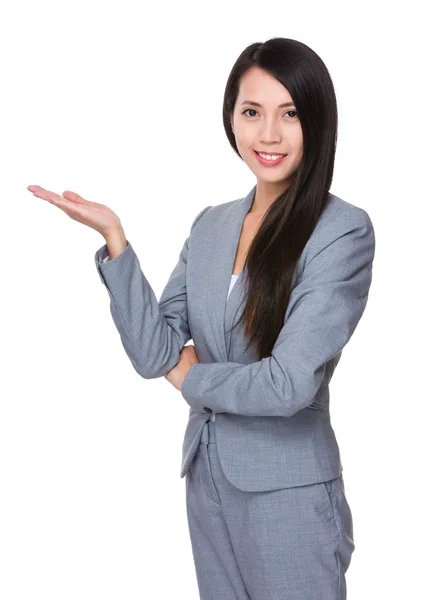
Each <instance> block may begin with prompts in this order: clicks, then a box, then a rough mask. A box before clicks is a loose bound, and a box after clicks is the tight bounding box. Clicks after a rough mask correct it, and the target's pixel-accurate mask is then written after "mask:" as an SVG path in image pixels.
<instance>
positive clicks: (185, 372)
mask: <svg viewBox="0 0 428 600" xmlns="http://www.w3.org/2000/svg"><path fill="white" fill-rule="evenodd" d="M223 121H224V127H225V130H226V135H227V137H228V139H229V141H230V144H231V146H232V148H233V149H234V150H235V152H236V153H237V154H238V155H239V156H240V157H241V159H242V160H244V161H245V163H246V164H247V165H248V167H249V168H250V169H251V171H252V172H253V173H254V175H255V176H256V179H257V183H256V185H255V186H254V187H253V188H252V189H251V190H250V192H249V193H248V194H247V196H245V197H244V198H242V199H239V200H233V201H228V202H224V203H221V204H218V205H216V206H207V207H205V208H204V209H203V210H202V211H201V212H199V214H198V215H197V216H196V218H195V219H194V221H193V223H192V226H191V230H190V235H189V236H188V238H187V239H186V241H185V243H184V245H183V248H182V250H181V252H180V255H179V259H178V263H177V265H176V266H175V268H174V270H173V272H172V274H171V277H170V279H169V281H168V283H167V285H166V287H165V290H164V291H163V293H162V296H161V298H160V300H159V302H158V301H157V300H156V297H155V295H154V293H153V290H152V288H151V286H150V284H149V282H148V281H147V279H146V278H145V276H144V274H143V272H142V271H141V268H140V264H139V261H138V258H137V256H136V254H135V252H134V250H133V248H132V246H131V244H130V243H129V241H128V240H127V238H126V236H125V233H124V231H123V228H122V226H121V224H120V220H119V219H118V217H117V216H116V215H115V214H114V213H113V212H112V211H111V210H110V209H108V208H107V207H106V206H104V205H102V204H97V203H94V202H89V201H87V200H84V199H83V198H82V197H80V196H78V195H77V194H75V193H73V192H69V191H66V192H64V194H63V196H59V195H57V194H54V193H52V192H47V191H45V190H43V189H42V188H40V187H38V186H29V188H28V189H29V190H30V191H33V192H34V193H35V195H36V196H38V197H40V198H44V199H46V200H48V201H50V202H52V203H53V204H55V205H56V206H58V207H59V208H61V209H62V210H64V211H65V212H66V213H67V214H68V215H69V216H70V217H71V218H73V219H75V220H77V221H80V222H82V223H84V224H86V225H88V226H90V227H92V228H94V229H96V230H97V231H99V232H100V233H101V234H102V235H103V236H104V238H105V240H106V244H105V245H104V246H102V247H101V248H100V249H99V250H98V251H97V252H96V255H95V262H96V266H97V269H98V272H99V275H100V277H101V281H102V282H103V283H104V284H105V285H106V288H107V291H108V294H109V296H110V300H111V303H110V308H111V313H112V317H113V319H114V322H115V324H116V327H117V329H118V331H119V333H120V336H121V339H122V343H123V346H124V348H125V351H126V352H127V354H128V356H129V358H130V360H131V362H132V364H133V366H134V368H135V369H136V370H137V372H138V373H139V374H140V375H141V376H142V377H144V378H146V379H149V378H155V377H162V376H164V377H165V378H166V379H167V380H168V381H169V382H170V383H171V384H172V385H174V387H176V389H177V390H180V391H181V393H182V396H183V397H184V399H185V400H186V401H187V403H188V404H189V406H190V410H189V422H188V425H187V429H186V433H185V438H184V442H183V462H182V469H181V476H182V477H184V476H186V502H187V516H188V523H189V531H190V538H191V542H192V548H193V557H194V562H195V567H196V575H197V580H198V585H199V590H200V597H201V598H202V599H203V600H210V599H214V598H216V599H217V598H222V599H223V600H229V599H230V600H232V599H233V600H235V599H236V600H244V599H245V600H248V599H249V598H251V599H252V600H262V599H264V598H266V599H269V600H275V599H279V598H281V599H284V598H287V600H320V599H321V598H322V599H323V600H344V599H345V598H346V582H345V572H346V571H347V569H348V567H349V565H350V561H351V555H352V553H353V551H354V549H355V545H354V540H353V523H352V515H351V510H350V507H349V504H348V502H347V499H346V496H345V490H344V483H343V476H342V470H343V467H342V464H341V459H340V452H339V448H338V445H337V441H336V438H335V434H334V431H333V429H332V426H331V423H330V414H329V382H330V380H331V377H332V375H333V372H334V369H335V367H336V365H337V363H338V362H339V360H340V356H341V352H342V349H343V348H344V346H345V345H346V344H347V342H348V341H349V339H350V337H351V336H352V334H353V332H354V330H355V328H356V326H357V324H358V322H359V320H360V318H361V316H362V314H363V312H364V309H365V306H366V303H367V299H368V294H369V288H370V285H371V279H372V264H373V259H374V252H375V236H374V230H373V224H372V222H371V220H370V217H369V215H368V214H367V212H366V211H365V210H364V209H362V208H360V207H357V206H355V205H353V204H350V203H348V202H346V201H344V200H342V199H341V198H339V197H338V196H335V195H334V194H332V193H330V192H329V188H330V185H331V181H332V176H333V167H334V158H335V150H336V137H337V106H336V99H335V94H334V88H333V84H332V81H331V79H330V76H329V74H328V71H327V69H326V67H325V65H324V63H323V62H322V60H321V59H320V58H319V57H318V55H317V54H316V53H315V52H313V51H312V50H311V49H310V48H308V46H306V45H305V44H302V43H300V42H298V41H296V40H290V39H284V38H273V39H270V40H268V41H267V42H265V43H254V44H251V45H250V46H249V47H248V48H246V49H245V50H244V51H243V52H242V54H241V55H240V56H239V58H238V59H237V61H236V63H235V65H234V66H233V69H232V71H231V73H230V75H229V78H228V81H227V85H226V90H225V95H224V105H223ZM241 308H242V310H241ZM190 339H193V341H194V344H195V346H191V345H187V346H185V344H186V343H187V342H188V341H189V340H190ZM196 350H197V354H196Z"/></svg>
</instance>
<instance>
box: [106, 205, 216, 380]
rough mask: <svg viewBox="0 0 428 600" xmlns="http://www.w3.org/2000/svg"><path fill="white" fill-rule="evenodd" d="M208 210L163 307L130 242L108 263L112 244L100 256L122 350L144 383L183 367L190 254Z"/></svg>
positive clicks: (185, 247) (187, 337) (187, 335)
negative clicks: (182, 355)
mask: <svg viewBox="0 0 428 600" xmlns="http://www.w3.org/2000/svg"><path fill="white" fill-rule="evenodd" d="M208 208H210V207H209V206H207V207H206V208H204V209H203V210H202V211H201V212H200V213H199V214H198V215H197V216H196V218H195V219H194V221H193V223H192V225H191V228H190V235H189V236H188V238H187V239H186V241H185V242H184V245H183V247H182V249H181V252H180V254H179V257H178V262H177V264H176V266H175V267H174V269H173V271H172V273H171V275H170V277H169V280H168V282H167V284H166V286H165V289H164V291H163V292H162V295H161V297H160V300H159V302H158V301H157V299H156V296H155V294H154V292H153V289H152V287H151V286H150V283H149V282H148V280H147V279H146V277H145V275H144V273H143V271H142V270H141V267H140V263H139V260H138V257H137V255H136V253H135V251H134V249H133V247H132V245H131V244H130V242H129V240H127V244H128V245H127V247H126V248H125V250H123V252H121V253H120V254H119V255H118V256H116V257H115V258H113V259H110V260H107V261H106V262H104V260H105V259H106V258H107V257H108V249H107V244H104V245H103V246H102V247H101V248H99V249H98V250H97V251H96V253H95V264H96V267H97V269H98V273H99V276H100V278H101V281H102V283H104V284H105V286H106V288H107V292H108V294H109V297H110V312H111V315H112V317H113V321H114V323H115V325H116V328H117V330H118V332H119V335H120V338H121V341H122V345H123V347H124V349H125V352H126V353H127V355H128V357H129V359H130V360H131V363H132V365H133V367H134V369H135V370H136V371H137V373H138V374H139V375H141V377H143V378H144V379H154V378H156V377H162V376H163V375H165V374H166V373H167V372H168V371H169V370H170V369H172V368H173V367H174V366H175V365H176V364H177V363H178V362H179V360H180V351H181V350H182V348H183V346H184V345H185V344H186V342H188V341H189V340H190V339H191V333H190V330H189V324H188V321H187V297H186V265H187V255H188V249H189V243H190V240H191V234H192V230H193V228H194V226H195V225H196V223H197V221H198V220H199V219H200V218H201V217H202V215H203V214H204V212H205V211H206V210H208Z"/></svg>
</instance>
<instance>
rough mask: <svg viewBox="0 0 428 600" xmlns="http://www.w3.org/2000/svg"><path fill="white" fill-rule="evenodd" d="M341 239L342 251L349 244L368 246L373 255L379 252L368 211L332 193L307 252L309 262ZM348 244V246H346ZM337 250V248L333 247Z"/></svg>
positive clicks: (306, 257) (338, 246)
mask: <svg viewBox="0 0 428 600" xmlns="http://www.w3.org/2000/svg"><path fill="white" fill-rule="evenodd" d="M338 240H341V243H340V245H335V246H336V247H337V248H338V250H339V249H341V250H342V251H343V249H344V248H345V247H349V249H350V250H352V247H354V248H355V247H356V246H358V247H359V248H360V249H362V248H364V247H367V249H368V251H370V252H371V254H374V251H375V244H376V239H375V232H374V226H373V222H372V220H371V218H370V216H369V214H368V212H367V211H366V210H365V209H364V208H362V207H360V206H358V205H356V204H353V203H351V202H347V201H346V200H344V199H343V198H340V197H339V196H337V195H335V194H332V193H329V194H328V200H327V203H326V206H325V208H324V211H323V213H322V214H321V216H320V218H319V219H318V222H317V224H316V226H315V229H314V231H313V232H312V235H311V236H310V238H309V240H308V243H307V244H306V247H305V250H306V252H304V254H305V261H304V262H306V261H310V260H311V258H312V257H314V256H315V255H317V254H318V253H319V252H321V251H322V250H323V249H325V248H327V247H329V246H331V245H332V244H334V242H336V241H338ZM345 244H347V246H345ZM332 249H333V247H332Z"/></svg>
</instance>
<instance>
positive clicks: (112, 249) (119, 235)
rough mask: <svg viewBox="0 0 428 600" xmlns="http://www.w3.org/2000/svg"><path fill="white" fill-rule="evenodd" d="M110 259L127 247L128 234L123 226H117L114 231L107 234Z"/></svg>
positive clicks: (106, 239)
mask: <svg viewBox="0 0 428 600" xmlns="http://www.w3.org/2000/svg"><path fill="white" fill-rule="evenodd" d="M105 241H106V244H107V250H108V253H109V257H110V260H113V258H116V256H119V254H121V253H122V252H123V251H124V250H125V249H126V247H127V245H128V243H127V241H126V235H125V232H124V230H123V227H121V226H120V227H117V228H116V229H115V230H114V231H113V232H112V233H110V234H108V235H106V236H105Z"/></svg>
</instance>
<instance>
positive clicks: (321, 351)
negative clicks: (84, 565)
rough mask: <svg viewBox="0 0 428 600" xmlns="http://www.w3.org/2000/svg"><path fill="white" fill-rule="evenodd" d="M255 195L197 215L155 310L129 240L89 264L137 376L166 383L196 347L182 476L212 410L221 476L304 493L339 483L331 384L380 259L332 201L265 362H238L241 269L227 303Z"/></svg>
mask: <svg viewBox="0 0 428 600" xmlns="http://www.w3.org/2000/svg"><path fill="white" fill-rule="evenodd" d="M255 192H256V186H254V187H253V188H252V189H251V190H250V192H249V193H248V194H247V196H245V197H244V198H241V199H238V200H233V201H230V202H225V203H222V204H218V205H216V206H207V207H205V208H204V209H203V210H201V211H200V212H199V214H198V215H197V216H196V218H195V219H194V221H193V223H192V225H191V228H190V232H189V235H188V237H187V239H186V241H185V242H184V245H183V247H182V249H181V252H180V254H179V257H178V262H177V264H176V266H175V268H174V270H173V271H172V273H171V276H170V278H169V280H168V282H167V284H166V287H165V289H164V291H163V293H162V295H161V297H160V299H159V301H158V300H157V299H156V296H155V294H154V292H153V290H152V288H151V286H150V284H149V282H148V280H147V279H146V277H145V275H144V273H143V272H142V270H141V267H140V263H139V260H138V258H137V255H136V253H135V251H134V249H133V248H132V245H131V244H130V243H129V240H127V243H128V246H127V247H126V249H125V250H124V251H123V252H122V253H121V254H119V255H118V256H116V257H115V258H114V259H113V260H110V261H108V262H105V263H103V262H102V261H103V260H104V259H105V258H106V257H107V256H108V250H107V246H106V245H104V246H102V247H101V248H100V249H99V250H97V252H96V254H95V263H96V266H97V269H98V272H99V275H100V278H101V281H102V282H103V283H104V284H105V285H106V288H107V292H108V294H109V296H110V311H111V314H112V317H113V320H114V323H115V325H116V328H117V330H118V332H119V334H120V337H121V341H122V344H123V347H124V349H125V351H126V353H127V355H128V357H129V359H130V361H131V363H132V365H133V367H134V368H135V370H136V371H137V373H138V374H139V375H141V377H143V378H144V379H152V378H156V377H162V376H164V375H165V374H166V373H167V372H168V371H169V370H170V369H172V368H173V367H174V366H175V365H176V364H177V363H178V362H179V354H180V351H181V350H182V348H183V346H184V345H185V344H186V343H187V342H188V341H189V340H190V339H193V343H194V346H195V349H196V352H197V355H198V358H199V361H200V362H199V363H196V364H194V365H192V367H191V368H190V370H189V372H188V373H187V375H186V377H185V379H184V381H183V384H182V387H181V394H182V396H183V398H184V399H185V400H186V402H187V403H188V405H189V420H188V424H187V428H186V431H185V436H184V442H183V448H182V465H181V477H184V476H185V474H186V472H187V470H188V468H189V466H190V464H191V462H192V460H193V457H194V455H195V452H196V450H197V447H198V444H199V439H200V435H201V432H202V428H203V426H204V424H205V422H206V421H207V420H208V419H209V418H210V416H209V413H210V412H211V411H214V412H215V413H216V415H215V416H216V440H217V449H218V454H219V457H220V461H221V465H222V468H223V471H224V474H225V476H226V477H227V478H228V480H229V481H230V482H231V483H232V484H233V485H234V486H236V487H237V488H239V489H241V490H244V491H263V490H273V489H279V488H284V487H292V486H300V485H307V484H311V483H317V482H321V481H328V480H329V479H333V478H335V477H339V475H340V474H341V472H342V470H343V467H342V463H341V457H340V451H339V447H338V444H337V441H336V437H335V433H334V431H333V428H332V426H331V422H330V410H329V409H330V395H329V383H330V380H331V378H332V375H333V372H334V370H335V368H336V366H337V364H338V362H339V360H340V357H341V353H342V350H343V348H344V346H345V345H346V344H347V342H348V341H349V339H350V338H351V336H352V334H353V332H354V330H355V328H356V326H357V324H358V322H359V320H360V318H361V316H362V314H363V311H364V309H365V307H366V303H367V299H368V294H369V288H370V285H371V280H372V264H373V259H374V253H375V234H374V229H373V224H372V222H371V219H370V217H369V215H368V213H367V212H366V211H365V210H364V209H362V208H360V207H357V206H355V205H353V204H350V203H349V202H346V201H344V200H342V199H341V198H339V197H338V196H335V195H334V194H331V193H329V196H328V202H327V205H326V208H325V210H324V212H323V213H322V215H321V217H320V218H319V220H318V222H317V225H316V227H315V229H314V231H313V233H312V235H311V237H310V239H309V240H308V242H307V244H306V245H305V248H304V250H303V252H302V254H301V256H300V258H299V261H298V263H297V267H296V270H295V273H294V277H293V282H292V292H291V296H290V301H289V303H288V306H287V310H286V312H285V315H284V325H283V327H282V329H281V331H280V333H279V336H278V338H277V340H276V342H275V345H274V348H273V350H272V354H271V356H269V357H267V358H264V359H262V360H258V357H257V356H256V354H255V351H254V350H253V349H251V348H250V349H249V350H248V351H246V352H245V345H246V340H245V339H244V337H243V334H242V330H243V324H241V326H240V327H236V328H235V329H233V331H231V332H230V329H231V327H232V325H233V324H234V323H235V321H236V320H237V319H238V318H239V316H240V314H241V312H240V311H241V310H242V307H241V304H240V303H241V302H243V296H244V294H243V291H244V285H243V284H244V278H245V277H246V268H245V267H244V269H243V270H242V271H241V273H240V274H239V277H238V279H237V280H236V282H235V285H234V287H233V289H232V291H231V293H230V295H229V298H227V293H228V289H229V284H230V279H231V274H232V269H233V265H234V261H235V255H236V251H237V247H238V242H239V238H240V232H241V229H242V225H243V221H244V218H245V216H246V214H247V213H248V211H249V210H250V208H251V205H252V202H253V199H254V196H255ZM242 306H243V304H242Z"/></svg>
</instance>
